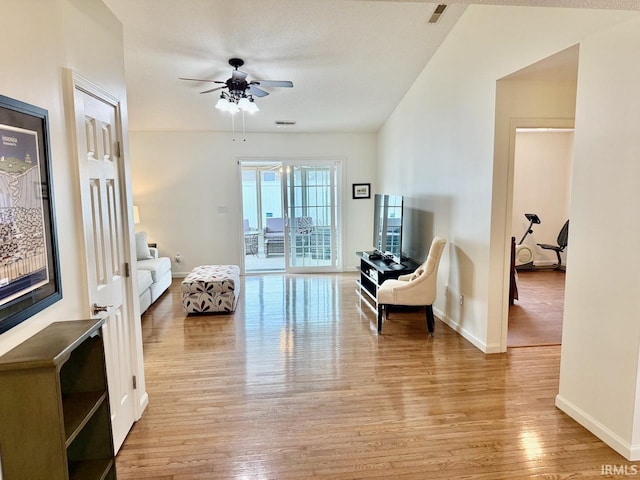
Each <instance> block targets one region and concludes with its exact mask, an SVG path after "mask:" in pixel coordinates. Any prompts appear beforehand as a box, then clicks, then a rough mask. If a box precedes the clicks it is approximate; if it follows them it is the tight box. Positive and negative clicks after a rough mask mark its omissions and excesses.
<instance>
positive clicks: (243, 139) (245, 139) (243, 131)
mask: <svg viewBox="0 0 640 480" xmlns="http://www.w3.org/2000/svg"><path fill="white" fill-rule="evenodd" d="M242 141H243V142H246V141H247V134H246V131H245V129H244V110H242Z"/></svg>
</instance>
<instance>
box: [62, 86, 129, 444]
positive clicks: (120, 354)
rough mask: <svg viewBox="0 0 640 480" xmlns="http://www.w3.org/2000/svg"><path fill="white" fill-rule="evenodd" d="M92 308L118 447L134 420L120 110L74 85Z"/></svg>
mask: <svg viewBox="0 0 640 480" xmlns="http://www.w3.org/2000/svg"><path fill="white" fill-rule="evenodd" d="M74 105H75V117H76V134H77V148H78V161H79V174H80V190H81V197H82V216H83V222H84V234H85V250H86V258H87V288H88V293H89V295H88V297H89V306H90V309H91V311H92V314H93V315H94V316H99V317H103V318H105V324H104V327H103V334H104V343H105V357H106V365H107V378H108V381H109V397H110V406H111V417H112V423H113V437H114V438H113V440H114V446H115V449H116V451H118V449H119V448H120V446H121V445H122V442H123V441H124V439H125V437H126V435H127V433H128V432H129V430H130V429H131V426H132V425H133V422H134V420H135V398H134V391H133V388H134V386H133V375H134V373H133V353H132V348H133V347H132V334H131V331H132V329H131V328H130V324H129V322H131V321H133V319H132V316H133V315H132V313H131V312H129V311H128V308H127V305H128V304H130V302H128V297H127V295H130V291H129V290H128V287H127V278H126V274H127V273H126V270H127V266H126V265H125V263H126V257H125V238H126V237H125V232H124V225H125V223H124V222H123V218H122V211H123V208H124V206H123V202H122V198H123V196H122V192H121V190H120V189H121V175H120V170H121V169H122V165H121V161H122V160H121V158H120V153H119V144H120V143H119V128H118V127H119V124H118V111H117V107H116V105H114V104H111V103H109V102H106V101H103V100H101V99H99V98H97V97H95V96H93V95H91V94H89V93H87V92H85V91H83V90H82V89H80V88H79V87H78V86H76V88H74Z"/></svg>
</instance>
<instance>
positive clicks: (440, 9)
mask: <svg viewBox="0 0 640 480" xmlns="http://www.w3.org/2000/svg"><path fill="white" fill-rule="evenodd" d="M446 8H447V6H446V5H445V4H444V3H441V4H440V5H438V6H437V7H436V9H435V10H434V11H433V15H431V18H430V19H429V21H428V23H436V22H437V21H438V20H439V19H440V16H441V15H442V14H443V13H444V11H445V9H446Z"/></svg>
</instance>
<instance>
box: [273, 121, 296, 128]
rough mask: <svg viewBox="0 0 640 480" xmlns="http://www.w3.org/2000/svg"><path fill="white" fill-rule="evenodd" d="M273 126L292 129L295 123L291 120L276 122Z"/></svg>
mask: <svg viewBox="0 0 640 480" xmlns="http://www.w3.org/2000/svg"><path fill="white" fill-rule="evenodd" d="M275 124H276V127H279V128H287V127H293V126H294V125H295V124H296V122H295V121H291V120H276V121H275Z"/></svg>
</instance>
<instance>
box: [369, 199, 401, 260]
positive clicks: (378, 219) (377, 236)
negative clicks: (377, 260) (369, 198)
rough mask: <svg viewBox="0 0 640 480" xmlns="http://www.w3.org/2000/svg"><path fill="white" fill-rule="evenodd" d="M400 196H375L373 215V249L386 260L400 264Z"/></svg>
mask: <svg viewBox="0 0 640 480" xmlns="http://www.w3.org/2000/svg"><path fill="white" fill-rule="evenodd" d="M402 203H403V199H402V195H383V194H379V193H378V194H376V195H375V199H374V207H373V208H374V213H373V247H374V248H375V249H376V250H377V251H378V252H380V253H382V254H383V255H384V256H385V257H386V258H392V259H393V261H394V262H396V263H401V262H402Z"/></svg>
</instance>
